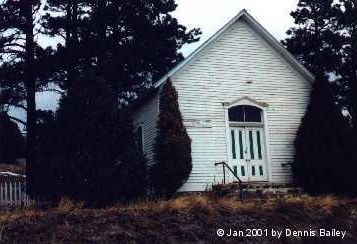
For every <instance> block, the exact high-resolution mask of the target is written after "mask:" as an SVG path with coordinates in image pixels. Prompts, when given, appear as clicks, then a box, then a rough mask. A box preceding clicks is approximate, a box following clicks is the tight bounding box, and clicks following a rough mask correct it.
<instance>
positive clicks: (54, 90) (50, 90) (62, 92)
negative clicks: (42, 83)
mask: <svg viewBox="0 0 357 244" xmlns="http://www.w3.org/2000/svg"><path fill="white" fill-rule="evenodd" d="M42 91H44V92H56V93H59V94H61V95H62V96H64V95H66V93H65V92H64V91H60V90H58V89H54V88H48V89H43V90H42Z"/></svg>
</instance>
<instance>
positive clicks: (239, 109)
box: [228, 105, 262, 122]
mask: <svg viewBox="0 0 357 244" xmlns="http://www.w3.org/2000/svg"><path fill="white" fill-rule="evenodd" d="M228 115H229V121H232V122H262V118H261V110H260V109H259V108H256V107H253V106H246V105H243V106H236V107H233V108H230V109H229V110H228Z"/></svg>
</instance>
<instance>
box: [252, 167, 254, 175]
mask: <svg viewBox="0 0 357 244" xmlns="http://www.w3.org/2000/svg"><path fill="white" fill-rule="evenodd" d="M252 175H253V176H254V175H255V167H254V166H252Z"/></svg>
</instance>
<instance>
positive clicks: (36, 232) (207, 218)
mask: <svg viewBox="0 0 357 244" xmlns="http://www.w3.org/2000/svg"><path fill="white" fill-rule="evenodd" d="M336 210H338V211H336ZM356 210H357V200H356V199H344V198H339V197H335V196H323V197H308V196H304V197H293V198H282V199H276V200H267V201H244V202H240V201H237V200H236V199H232V198H212V197H207V196H193V195H186V196H179V197H176V198H174V199H171V200H160V199H157V200H151V201H146V200H142V201H138V202H136V203H130V204H126V205H122V204H117V205H115V206H112V207H109V208H106V209H88V208H83V204H82V203H75V202H73V201H71V200H70V199H69V198H67V197H64V198H62V199H61V201H60V203H59V204H58V206H57V207H55V208H52V209H47V210H36V209H29V210H24V209H22V210H17V211H12V212H10V211H7V212H6V211H5V212H1V210H0V242H1V240H4V241H5V242H6V241H8V240H17V241H14V242H16V243H29V242H30V243H32V242H37V243H39V242H41V241H46V240H51V241H50V243H51V242H52V240H53V243H86V242H100V243H107V242H110V243H112V242H113V243H114V242H116V241H117V240H123V243H161V242H163V241H164V240H166V239H165V238H174V240H176V241H178V242H177V243H179V242H186V243H190V241H192V240H195V241H197V240H202V241H203V242H204V243H206V242H208V243H210V241H212V240H215V241H219V240H218V239H215V238H217V237H216V235H215V233H214V231H213V230H214V229H216V228H218V227H223V228H229V227H232V226H234V225H235V224H236V223H237V220H239V223H241V225H242V227H247V228H249V227H254V228H258V227H264V228H268V227H270V228H279V227H282V226H288V227H294V228H296V229H299V228H303V227H306V226H311V228H313V227H314V228H318V227H320V226H325V225H326V224H331V221H332V222H333V223H335V222H334V221H335V220H337V222H336V223H335V224H336V226H340V225H342V226H344V228H347V229H348V230H349V232H350V233H352V234H353V233H357V225H356V224H350V223H357V215H356V216H354V215H353V214H351V213H352V212H356ZM341 228H342V227H341ZM149 238H150V239H149ZM352 238H355V239H353V240H356V241H357V237H355V236H353V237H352ZM98 240H100V241H98ZM132 240H134V241H132ZM272 241H273V242H271V243H276V242H275V241H276V240H272ZM356 243H357V242H356Z"/></svg>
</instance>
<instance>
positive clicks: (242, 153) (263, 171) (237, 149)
mask: <svg viewBox="0 0 357 244" xmlns="http://www.w3.org/2000/svg"><path fill="white" fill-rule="evenodd" d="M229 136H230V138H229V141H230V145H229V146H230V149H229V151H230V155H229V159H230V160H229V164H230V167H231V168H232V169H233V170H234V172H235V173H236V174H237V175H238V177H239V178H240V179H241V180H243V181H246V182H251V181H266V180H267V179H268V177H267V166H266V156H265V155H266V153H265V145H264V130H263V128H260V127H231V128H230V135H229Z"/></svg>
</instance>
